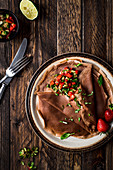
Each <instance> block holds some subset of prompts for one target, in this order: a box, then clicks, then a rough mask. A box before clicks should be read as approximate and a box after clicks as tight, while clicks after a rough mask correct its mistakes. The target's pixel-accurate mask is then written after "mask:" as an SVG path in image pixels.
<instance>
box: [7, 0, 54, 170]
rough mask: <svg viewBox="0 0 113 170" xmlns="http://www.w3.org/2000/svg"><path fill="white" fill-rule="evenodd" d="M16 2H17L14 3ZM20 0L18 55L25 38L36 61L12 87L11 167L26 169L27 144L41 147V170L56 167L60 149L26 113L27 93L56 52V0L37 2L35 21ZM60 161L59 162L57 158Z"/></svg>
mask: <svg viewBox="0 0 113 170" xmlns="http://www.w3.org/2000/svg"><path fill="white" fill-rule="evenodd" d="M13 3H15V4H13ZM18 4H19V0H18V1H15V2H13V1H12V7H13V6H16V8H15V9H14V8H13V10H15V13H16V14H17V16H18V18H19V20H20V32H19V34H18V36H17V37H16V39H15V40H14V41H13V44H12V57H13V56H14V54H15V52H16V50H17V48H18V46H19V44H20V42H21V41H22V39H23V37H27V38H28V41H29V44H28V49H27V53H30V54H32V55H33V63H31V64H29V65H28V66H27V68H25V69H24V70H23V71H22V72H20V73H19V74H18V76H17V77H15V78H14V79H13V81H12V82H11V87H10V101H11V103H10V119H11V132H10V134H11V153H10V158H11V165H10V168H11V169H16V170H18V169H19V170H20V169H22V170H23V169H26V167H22V166H21V165H20V162H19V156H18V152H19V150H20V149H21V148H23V147H32V146H39V151H40V152H39V157H38V158H37V159H36V160H35V162H36V164H37V165H38V169H40V170H42V169H56V165H57V164H56V163H53V162H51V159H54V160H56V157H57V155H56V151H55V150H53V149H51V148H50V147H48V146H47V145H46V144H45V143H43V142H42V141H41V140H40V139H39V138H38V137H37V136H36V134H35V133H34V131H33V130H32V129H31V127H30V125H29V123H28V120H27V118H26V113H25V95H26V90H27V87H28V84H29V81H30V79H31V77H32V75H33V73H34V72H35V70H36V69H38V67H39V66H40V65H41V64H42V63H43V62H45V61H46V60H47V59H49V58H51V57H52V56H54V55H56V42H57V41H56V40H57V37H56V36H57V34H56V32H57V31H56V25H57V22H56V17H57V15H56V0H53V1H49V0H44V1H41V0H39V1H38V2H37V1H36V6H37V8H38V9H39V16H38V18H37V19H36V20H35V21H28V20H27V19H26V18H25V17H24V16H23V15H22V14H21V13H20V12H19V10H18ZM55 162H56V161H55Z"/></svg>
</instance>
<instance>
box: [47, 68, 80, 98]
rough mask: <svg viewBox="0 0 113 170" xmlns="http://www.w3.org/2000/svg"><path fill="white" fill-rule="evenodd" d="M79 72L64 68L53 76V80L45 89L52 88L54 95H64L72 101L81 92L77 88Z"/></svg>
mask: <svg viewBox="0 0 113 170" xmlns="http://www.w3.org/2000/svg"><path fill="white" fill-rule="evenodd" d="M78 74H79V71H78V70H75V69H73V68H69V67H65V68H64V69H63V70H62V71H61V72H60V74H55V80H52V81H51V82H50V83H49V84H48V85H47V87H49V88H52V89H53V90H54V92H55V94H56V95H59V94H64V95H66V96H68V97H69V98H70V100H74V99H75V98H76V96H75V94H79V93H80V92H81V91H82V90H81V89H80V88H79V89H78V87H79V84H80V83H79V80H78Z"/></svg>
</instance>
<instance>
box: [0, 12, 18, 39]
mask: <svg viewBox="0 0 113 170" xmlns="http://www.w3.org/2000/svg"><path fill="white" fill-rule="evenodd" d="M15 28H16V24H15V22H14V19H13V18H12V16H10V15H9V14H5V15H0V39H10V35H11V33H12V32H14V31H15Z"/></svg>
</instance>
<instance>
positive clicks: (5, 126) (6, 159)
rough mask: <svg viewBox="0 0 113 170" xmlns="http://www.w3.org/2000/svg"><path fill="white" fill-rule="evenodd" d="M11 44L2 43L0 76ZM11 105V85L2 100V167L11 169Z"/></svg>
mask: <svg viewBox="0 0 113 170" xmlns="http://www.w3.org/2000/svg"><path fill="white" fill-rule="evenodd" d="M0 8H2V9H4V8H7V9H8V0H6V1H5V2H4V1H3V0H1V1H0ZM10 56H11V44H10V43H9V42H7V43H0V78H2V77H3V76H4V75H5V69H6V68H7V67H8V65H9V63H10ZM9 107H10V103H9V87H8V88H7V89H6V91H5V95H4V96H3V98H2V101H0V169H7V170H8V169H9V166H10V145H9V142H10V122H9V119H10V110H9V109H8V108H9Z"/></svg>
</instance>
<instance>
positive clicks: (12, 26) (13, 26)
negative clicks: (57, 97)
mask: <svg viewBox="0 0 113 170" xmlns="http://www.w3.org/2000/svg"><path fill="white" fill-rule="evenodd" d="M15 27H16V24H14V23H12V24H11V25H10V31H12V30H13V29H14V28H15Z"/></svg>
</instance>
